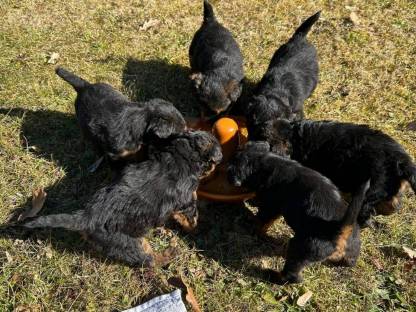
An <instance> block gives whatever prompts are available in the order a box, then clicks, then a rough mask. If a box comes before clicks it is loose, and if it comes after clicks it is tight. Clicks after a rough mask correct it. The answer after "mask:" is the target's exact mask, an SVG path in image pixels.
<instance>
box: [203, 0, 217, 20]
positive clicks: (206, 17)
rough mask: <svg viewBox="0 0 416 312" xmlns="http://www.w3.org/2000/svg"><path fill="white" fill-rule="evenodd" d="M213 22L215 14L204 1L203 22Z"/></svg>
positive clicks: (205, 0) (210, 6)
mask: <svg viewBox="0 0 416 312" xmlns="http://www.w3.org/2000/svg"><path fill="white" fill-rule="evenodd" d="M211 21H215V13H214V9H213V8H212V5H211V4H210V3H209V2H208V0H204V22H211Z"/></svg>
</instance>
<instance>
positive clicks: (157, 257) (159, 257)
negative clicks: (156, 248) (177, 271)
mask: <svg viewBox="0 0 416 312" xmlns="http://www.w3.org/2000/svg"><path fill="white" fill-rule="evenodd" d="M177 254H178V250H177V249H176V248H174V247H170V248H168V249H166V250H165V251H163V252H161V253H154V254H153V259H154V266H159V267H164V266H166V265H168V264H169V263H171V262H172V260H173V259H174V258H175V257H176V256H177Z"/></svg>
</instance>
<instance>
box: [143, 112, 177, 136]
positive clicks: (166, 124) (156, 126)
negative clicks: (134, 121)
mask: <svg viewBox="0 0 416 312" xmlns="http://www.w3.org/2000/svg"><path fill="white" fill-rule="evenodd" d="M173 131H174V129H173V123H172V121H168V120H165V119H163V118H159V117H154V118H152V119H151V120H150V122H149V125H148V126H147V133H148V134H150V135H154V136H156V137H158V138H160V139H165V138H167V137H168V136H170V135H171V134H172V133H173Z"/></svg>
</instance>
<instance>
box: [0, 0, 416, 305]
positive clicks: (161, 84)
mask: <svg viewBox="0 0 416 312" xmlns="http://www.w3.org/2000/svg"><path fill="white" fill-rule="evenodd" d="M214 6H215V10H216V12H217V15H218V16H219V19H220V20H221V21H222V22H223V23H224V24H225V25H226V26H227V27H229V29H230V30H231V31H232V32H233V34H234V35H235V37H236V39H237V41H238V42H239V43H240V45H241V48H242V52H243V54H244V58H245V64H244V65H245V71H246V76H247V80H248V82H249V83H255V82H256V81H258V80H259V79H260V78H261V76H262V74H263V73H264V71H265V69H266V68H267V65H268V62H269V60H270V58H271V56H272V54H273V52H274V51H275V49H276V48H277V47H278V46H279V45H280V44H281V43H283V42H284V41H285V40H286V39H288V38H289V37H290V35H291V33H292V32H293V31H294V29H295V28H296V27H297V26H298V25H299V24H300V23H301V21H302V20H304V19H305V18H306V17H308V16H310V15H312V14H313V13H315V12H316V11H317V10H322V16H321V19H320V21H319V23H318V24H317V25H316V27H314V28H313V30H312V32H311V33H310V34H309V38H310V40H311V41H312V42H313V43H314V44H315V45H316V47H317V49H318V53H319V62H320V68H321V72H320V83H319V86H318V88H317V89H316V91H315V92H314V94H313V96H312V97H311V98H310V99H308V100H307V102H306V103H305V107H306V116H307V118H311V119H332V120H341V121H352V122H356V123H366V124H369V125H371V126H372V127H374V128H377V129H381V130H383V131H384V132H386V133H388V134H389V135H391V136H392V137H394V138H395V139H396V140H398V141H399V142H400V143H401V144H403V146H404V148H405V149H406V150H407V151H408V152H409V153H410V154H411V155H412V157H415V156H416V145H415V139H416V132H414V131H411V130H409V129H408V128H407V124H408V123H409V122H411V121H414V120H416V95H415V94H416V65H415V64H416V63H415V57H416V50H415V46H416V42H415V39H416V35H415V34H416V24H415V21H416V3H415V2H414V1H412V0H408V1H406V0H400V1H394V0H369V1H353V0H351V1H306V0H300V1H289V0H281V1H275V0H264V1H256V0H246V1H242V0H240V1H238V0H230V1H215V2H214ZM201 7H202V1H190V0H189V1H187V0H171V1H162V0H151V1H150V0H149V1H133V0H124V1H121V0H112V1H98V0H87V1H76V0H66V1H58V0H43V1H42V0H39V1H31V0H2V1H1V2H0V16H1V17H2V21H1V23H0V46H1V55H0V120H1V122H0V222H1V223H4V222H6V220H7V218H8V216H9V215H10V213H11V212H13V211H15V210H16V209H24V208H26V207H27V206H28V205H29V204H30V196H31V191H32V190H33V189H35V188H37V187H39V186H44V187H45V188H46V191H47V192H48V198H47V201H46V204H45V209H44V211H42V213H45V214H47V213H51V212H54V211H71V210H74V209H79V208H80V207H82V206H83V204H84V203H85V202H86V200H87V199H88V198H89V196H90V195H91V193H92V192H94V190H95V189H97V187H98V186H99V185H102V184H103V183H106V182H107V181H108V179H109V176H108V171H107V170H105V169H104V170H101V171H100V172H98V173H95V174H89V173H88V172H87V167H88V165H89V164H91V163H92V162H93V161H94V159H95V158H94V155H93V154H92V152H91V151H88V150H87V152H85V151H84V149H83V148H82V146H81V144H80V135H79V130H78V128H77V125H76V121H75V119H74V106H73V100H74V98H75V92H74V91H73V90H72V89H71V87H70V86H69V85H68V84H66V83H65V82H63V81H62V80H60V79H59V78H58V77H57V76H56V75H55V74H54V67H55V66H56V65H62V66H65V67H67V68H69V69H71V70H73V71H75V72H76V73H78V74H80V75H82V76H83V77H85V78H87V79H89V80H91V81H105V82H108V83H110V84H112V85H114V86H115V87H117V88H118V89H119V90H121V91H123V92H125V93H126V94H128V95H129V96H130V97H132V98H133V99H138V100H143V99H149V98H152V97H161V98H164V99H167V100H171V101H172V102H173V103H174V104H175V105H177V107H178V108H180V109H181V111H182V112H184V113H185V114H188V115H189V114H195V112H196V107H197V100H196V99H195V97H194V96H193V95H192V92H191V84H190V82H189V81H188V78H187V76H188V74H189V65H188V54H187V53H188V52H187V51H188V47H189V44H190V42H191V39H192V36H193V33H194V32H195V31H196V29H197V28H198V27H199V24H200V22H201V11H202V8H201ZM415 204H416V197H415V196H414V195H413V194H411V193H408V194H407V196H406V197H405V198H404V204H403V209H402V210H401V211H400V213H397V214H395V215H392V216H390V217H378V218H377V220H376V221H377V222H376V226H375V227H374V228H372V229H367V230H365V231H363V234H362V242H363V244H362V252H361V257H360V259H359V261H358V263H357V266H356V267H354V268H348V269H345V268H333V267H330V266H327V265H323V264H317V265H314V266H311V267H309V268H308V269H307V270H306V271H305V274H304V278H305V281H304V283H302V284H300V285H294V286H276V285H271V284H269V283H267V282H264V281H262V280H261V279H260V278H259V275H258V274H257V273H256V272H257V270H256V267H266V268H275V269H280V268H281V267H282V264H283V262H284V259H283V258H282V255H284V249H285V246H286V243H287V241H288V239H289V237H290V235H291V232H290V230H289V229H288V228H287V227H286V225H285V224H284V222H283V221H279V222H277V223H276V225H275V226H274V227H273V229H272V231H271V232H270V235H271V236H272V237H273V239H269V240H263V239H259V238H257V237H256V236H255V235H254V234H253V232H252V230H251V227H250V225H251V223H250V221H249V219H248V218H247V210H246V209H245V208H243V207H237V206H229V205H208V204H204V205H202V206H201V207H200V210H201V221H200V229H199V232H198V233H197V234H194V235H187V234H184V233H182V232H180V231H179V230H178V229H177V228H176V227H174V226H173V227H170V229H166V230H163V229H158V230H155V231H153V232H152V233H150V234H149V238H150V240H151V244H152V245H153V246H154V247H155V248H156V249H163V248H165V247H166V246H168V245H169V243H170V241H171V240H172V239H173V240H177V243H178V244H179V246H180V247H181V253H180V255H179V256H178V258H177V259H176V260H175V261H174V262H173V263H172V264H171V265H170V266H169V267H167V268H165V269H157V270H155V271H149V270H142V269H139V268H130V267H127V266H124V265H123V264H120V263H115V262H112V261H110V260H108V259H105V258H102V257H100V255H98V254H96V253H94V252H92V251H90V249H89V248H88V245H87V244H86V243H84V242H83V241H82V239H81V238H80V237H79V236H78V235H77V234H76V233H69V232H64V231H60V230H53V231H50V230H42V231H34V232H30V233H20V232H19V231H16V232H12V233H10V232H7V231H6V232H4V233H3V232H1V233H2V234H1V235H0V272H1V274H0V311H13V310H16V311H64V310H65V311H119V310H123V309H127V308H130V307H132V306H134V305H137V304H139V303H141V302H143V301H145V300H147V299H149V298H151V297H154V296H156V295H160V294H163V293H166V292H169V291H171V290H173V288H172V287H171V286H169V285H168V284H167V282H166V280H167V279H168V278H169V277H171V276H178V275H179V274H181V273H182V274H183V275H184V276H185V278H186V280H187V281H188V283H189V284H190V286H191V287H192V288H193V289H194V292H195V294H196V297H197V299H198V301H199V303H200V305H201V306H202V307H203V310H205V311H283V310H284V311H297V310H302V309H304V310H307V311H388V310H390V311H415V310H416V299H415V298H416V271H415V270H416V269H415V266H413V267H412V265H411V263H410V262H409V261H410V260H409V259H408V256H406V254H405V253H403V252H402V247H403V246H407V247H409V248H411V249H416V214H415V212H414V206H415ZM307 290H310V291H312V293H313V295H312V298H311V299H310V301H309V302H308V303H306V305H305V307H303V308H302V307H299V306H298V305H297V304H296V301H297V299H298V298H299V296H300V295H302V294H303V293H305V292H306V291H307ZM25 308H26V309H27V310H24V309H25Z"/></svg>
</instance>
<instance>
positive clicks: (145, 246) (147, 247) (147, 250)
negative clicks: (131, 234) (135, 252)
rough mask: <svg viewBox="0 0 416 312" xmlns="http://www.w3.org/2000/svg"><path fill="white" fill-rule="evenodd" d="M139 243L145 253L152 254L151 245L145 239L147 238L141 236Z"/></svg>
mask: <svg viewBox="0 0 416 312" xmlns="http://www.w3.org/2000/svg"><path fill="white" fill-rule="evenodd" d="M141 244H142V248H143V250H144V252H145V253H147V254H149V255H153V249H152V246H150V244H149V242H148V241H147V239H145V238H142V239H141Z"/></svg>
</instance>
